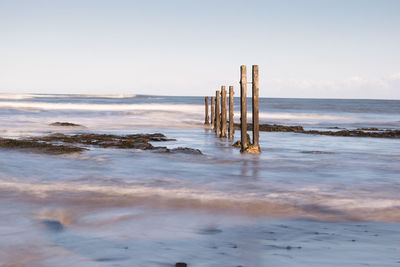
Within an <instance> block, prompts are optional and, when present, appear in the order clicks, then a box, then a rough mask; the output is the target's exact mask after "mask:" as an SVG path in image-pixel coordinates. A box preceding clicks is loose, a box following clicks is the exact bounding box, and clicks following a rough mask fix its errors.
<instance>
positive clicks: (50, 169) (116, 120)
mask: <svg viewBox="0 0 400 267" xmlns="http://www.w3.org/2000/svg"><path fill="white" fill-rule="evenodd" d="M236 102H238V101H237V100H236ZM203 103H204V99H203V98H201V97H166V96H135V95H127V96H124V95H118V96H103V95H99V96H88V95H79V96H77V95H35V94H31V95H10V94H8V95H5V94H3V95H0V137H9V138H10V137H11V138H21V137H27V136H37V135H47V134H51V133H56V132H62V133H69V134H73V133H82V132H95V133H113V134H131V133H155V132H161V133H163V134H165V135H166V136H167V137H168V138H175V139H176V140H177V141H173V142H164V143H155V145H161V146H168V147H170V148H174V147H181V146H183V147H191V148H197V149H200V150H201V151H202V152H203V155H190V154H161V153H155V152H152V151H141V150H120V149H102V148H91V149H90V151H87V152H84V153H82V154H76V155H67V156H51V155H44V154H37V153H30V152H26V151H16V150H4V149H3V150H0V216H1V218H2V219H1V220H0V237H1V238H0V266H173V265H174V264H175V262H179V261H184V262H187V263H188V264H189V266H361V265H363V266H365V265H370V266H398V265H399V264H400V245H399V244H400V225H399V222H400V164H399V162H400V140H399V139H381V138H354V137H333V136H314V135H304V134H299V133H279V132H272V133H266V132H261V133H260V143H261V149H262V151H263V153H262V154H261V155H241V154H240V153H239V151H238V149H237V148H233V147H232V146H231V142H229V141H228V140H224V139H218V138H216V137H215V135H214V133H213V131H212V130H209V129H207V128H205V127H204V126H203V122H204V121H203V120H204V114H203V113H204V106H203ZM250 108H251V107H250V106H249V111H250ZM235 110H236V111H235V116H236V118H235V120H236V121H238V118H239V113H238V112H239V107H238V106H235ZM260 120H261V122H262V123H276V124H285V125H302V126H304V127H305V128H307V129H318V130H323V129H328V128H331V127H339V128H347V129H356V128H359V127H378V128H382V129H399V128H400V101H389V100H388V101H384V100H316V99H315V100H313V99H264V98H262V99H261V100H260ZM56 121H61V122H72V123H77V124H81V125H84V126H85V127H78V128H66V127H54V126H50V125H49V124H50V123H53V122H56ZM239 138H240V136H239V133H238V132H237V133H236V136H235V139H236V140H238V139H239Z"/></svg>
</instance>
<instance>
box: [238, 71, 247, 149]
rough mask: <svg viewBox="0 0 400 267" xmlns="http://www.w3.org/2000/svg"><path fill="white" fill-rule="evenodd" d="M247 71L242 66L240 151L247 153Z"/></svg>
mask: <svg viewBox="0 0 400 267" xmlns="http://www.w3.org/2000/svg"><path fill="white" fill-rule="evenodd" d="M246 97H247V70H246V66H244V65H242V66H240V141H241V145H240V151H241V152H245V151H246V149H247V147H248V140H247V99H246Z"/></svg>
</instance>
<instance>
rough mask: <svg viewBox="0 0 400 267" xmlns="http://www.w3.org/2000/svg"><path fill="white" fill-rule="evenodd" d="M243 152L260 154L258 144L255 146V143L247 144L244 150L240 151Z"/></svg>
mask: <svg viewBox="0 0 400 267" xmlns="http://www.w3.org/2000/svg"><path fill="white" fill-rule="evenodd" d="M242 152H244V153H248V154H260V153H261V149H260V146H256V145H249V146H248V147H247V148H246V149H245V150H244V151H242Z"/></svg>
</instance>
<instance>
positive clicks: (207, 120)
mask: <svg viewBox="0 0 400 267" xmlns="http://www.w3.org/2000/svg"><path fill="white" fill-rule="evenodd" d="M205 108H206V109H205V113H206V116H205V119H204V124H205V125H209V124H210V122H209V118H208V96H206V97H205Z"/></svg>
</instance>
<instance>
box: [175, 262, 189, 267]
mask: <svg viewBox="0 0 400 267" xmlns="http://www.w3.org/2000/svg"><path fill="white" fill-rule="evenodd" d="M175 267H187V264H186V263H184V262H177V263H175Z"/></svg>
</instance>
